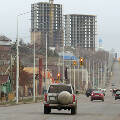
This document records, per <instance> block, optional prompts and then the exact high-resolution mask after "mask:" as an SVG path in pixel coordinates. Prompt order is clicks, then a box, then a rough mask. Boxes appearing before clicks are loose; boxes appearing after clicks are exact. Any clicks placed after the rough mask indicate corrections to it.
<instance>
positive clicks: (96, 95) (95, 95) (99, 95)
mask: <svg viewBox="0 0 120 120" xmlns="http://www.w3.org/2000/svg"><path fill="white" fill-rule="evenodd" d="M93 100H102V101H104V95H103V93H102V92H101V91H93V92H92V94H91V101H93Z"/></svg>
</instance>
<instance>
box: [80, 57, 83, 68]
mask: <svg viewBox="0 0 120 120" xmlns="http://www.w3.org/2000/svg"><path fill="white" fill-rule="evenodd" d="M83 62H84V60H83V58H82V57H81V58H80V65H81V66H82V65H83Z"/></svg>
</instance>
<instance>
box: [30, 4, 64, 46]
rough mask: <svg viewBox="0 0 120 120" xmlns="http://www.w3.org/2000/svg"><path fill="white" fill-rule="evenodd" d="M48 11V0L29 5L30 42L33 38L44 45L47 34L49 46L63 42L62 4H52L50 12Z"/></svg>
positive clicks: (49, 7) (49, 6) (49, 8)
mask: <svg viewBox="0 0 120 120" xmlns="http://www.w3.org/2000/svg"><path fill="white" fill-rule="evenodd" d="M50 12H51V4H50V3H49V2H39V3H35V4H32V5H31V43H33V41H34V39H35V41H36V43H38V44H42V45H45V39H46V38H45V37H46V34H47V38H48V46H49V47H50V46H52V47H55V46H57V45H61V44H63V42H62V41H63V38H64V37H63V28H62V5H61V4H53V5H52V14H51V13H50ZM51 20H52V21H51ZM50 36H52V37H50Z"/></svg>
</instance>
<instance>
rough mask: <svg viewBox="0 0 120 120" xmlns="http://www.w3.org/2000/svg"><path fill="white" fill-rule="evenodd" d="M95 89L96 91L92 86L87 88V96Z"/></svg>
mask: <svg viewBox="0 0 120 120" xmlns="http://www.w3.org/2000/svg"><path fill="white" fill-rule="evenodd" d="M93 91H94V89H92V88H89V89H87V90H86V93H85V94H86V96H87V97H89V96H91V93H92V92H93Z"/></svg>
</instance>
